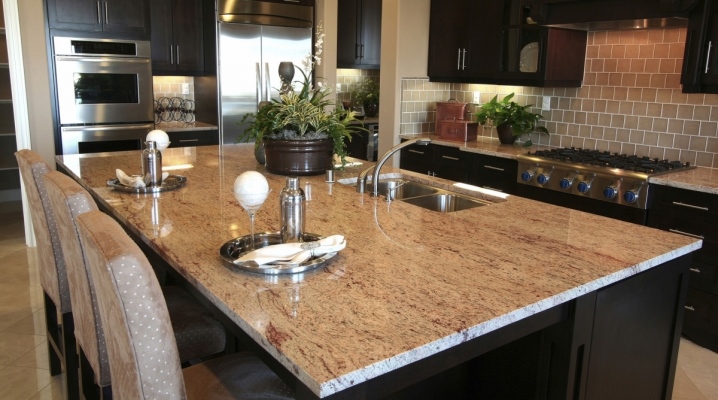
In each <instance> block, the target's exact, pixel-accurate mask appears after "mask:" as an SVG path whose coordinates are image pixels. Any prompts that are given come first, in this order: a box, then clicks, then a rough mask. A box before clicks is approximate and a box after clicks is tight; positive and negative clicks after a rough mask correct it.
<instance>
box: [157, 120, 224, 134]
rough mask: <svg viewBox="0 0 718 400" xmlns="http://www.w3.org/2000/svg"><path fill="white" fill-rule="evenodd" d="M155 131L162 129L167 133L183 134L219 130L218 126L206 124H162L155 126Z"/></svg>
mask: <svg viewBox="0 0 718 400" xmlns="http://www.w3.org/2000/svg"><path fill="white" fill-rule="evenodd" d="M155 129H161V130H163V131H165V132H182V131H204V130H210V129H219V127H218V126H217V125H212V124H206V123H204V122H199V121H195V122H180V121H173V122H160V123H159V124H155Z"/></svg>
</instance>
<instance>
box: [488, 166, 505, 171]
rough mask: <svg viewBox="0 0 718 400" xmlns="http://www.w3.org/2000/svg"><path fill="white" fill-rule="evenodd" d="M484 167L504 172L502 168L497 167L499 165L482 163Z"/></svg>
mask: <svg viewBox="0 0 718 400" xmlns="http://www.w3.org/2000/svg"><path fill="white" fill-rule="evenodd" d="M484 168H486V169H493V170H494V171H501V172H504V169H503V168H499V167H492V166H491V165H484Z"/></svg>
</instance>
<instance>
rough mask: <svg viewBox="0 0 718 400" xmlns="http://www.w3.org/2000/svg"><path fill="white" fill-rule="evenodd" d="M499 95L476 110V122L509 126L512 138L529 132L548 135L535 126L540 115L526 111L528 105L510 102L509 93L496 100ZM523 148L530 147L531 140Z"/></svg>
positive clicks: (541, 117)
mask: <svg viewBox="0 0 718 400" xmlns="http://www.w3.org/2000/svg"><path fill="white" fill-rule="evenodd" d="M498 97H499V95H496V96H494V98H492V99H491V101H489V102H488V103H484V104H483V105H481V107H479V108H478V109H477V110H476V120H477V121H478V122H479V123H480V124H482V125H487V124H489V121H490V123H491V124H492V125H490V126H496V127H498V126H501V125H511V127H512V129H513V134H514V136H519V137H520V136H523V135H526V134H528V133H531V132H538V133H544V134H546V135H548V134H549V132H548V129H546V128H545V127H543V126H536V123H538V121H539V120H541V119H543V116H542V115H541V114H536V113H532V112H531V111H529V110H528V109H529V108H530V107H532V106H533V105H532V104H529V105H525V106H522V105H519V104H518V103H516V102H514V101H511V99H512V98H513V97H514V93H511V94H509V95H507V96H506V97H504V98H503V99H501V100H499V99H498ZM524 146H531V140H530V139H529V140H527V141H526V142H524Z"/></svg>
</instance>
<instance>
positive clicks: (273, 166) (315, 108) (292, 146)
mask: <svg viewBox="0 0 718 400" xmlns="http://www.w3.org/2000/svg"><path fill="white" fill-rule="evenodd" d="M323 38H324V34H323V33H321V26H320V27H319V28H318V29H317V42H316V44H315V46H316V55H311V54H310V55H308V56H307V58H306V59H305V60H304V61H303V62H302V64H303V66H304V68H299V67H296V69H298V70H299V71H300V72H301V73H302V76H303V80H302V81H301V82H300V83H301V89H300V90H299V91H296V90H295V89H293V88H289V89H288V90H287V91H286V92H285V93H283V94H281V95H280V96H279V98H278V99H271V101H269V102H268V103H266V104H264V105H263V106H262V107H261V108H260V109H259V111H258V112H257V113H256V114H254V113H249V114H246V115H245V116H244V117H243V118H242V123H244V122H249V126H248V127H247V128H246V129H245V130H244V134H243V135H242V136H240V137H239V138H238V140H237V142H245V141H250V140H254V141H255V144H256V146H258V147H259V146H260V145H263V146H264V155H265V166H266V168H267V170H268V171H270V172H273V173H278V174H285V175H317V174H322V173H324V171H326V170H328V169H332V168H333V166H334V157H333V155H335V154H336V156H338V157H339V159H340V160H341V162H342V166H343V165H344V164H346V156H347V150H346V140H351V134H352V133H354V132H356V131H360V130H364V128H363V127H362V125H361V124H352V122H354V121H355V120H356V118H355V115H354V112H351V111H350V112H346V111H344V110H342V109H341V107H336V105H335V103H334V102H333V101H331V100H330V99H329V95H330V94H331V90H330V89H329V88H328V87H327V86H326V85H316V86H315V85H313V84H312V80H311V77H312V74H313V72H314V66H315V64H319V63H320V62H321V59H320V58H319V55H320V54H321V52H322V44H323Z"/></svg>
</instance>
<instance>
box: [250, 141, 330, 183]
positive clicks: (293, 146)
mask: <svg viewBox="0 0 718 400" xmlns="http://www.w3.org/2000/svg"><path fill="white" fill-rule="evenodd" d="M333 155H334V146H333V144H332V140H331V139H316V140H272V139H269V140H266V141H265V142H264V157H265V164H264V166H265V167H266V168H267V171H269V172H271V173H273V174H279V175H320V174H323V173H325V171H326V170H328V169H332V167H333V165H332V161H333V160H332V157H333Z"/></svg>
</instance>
